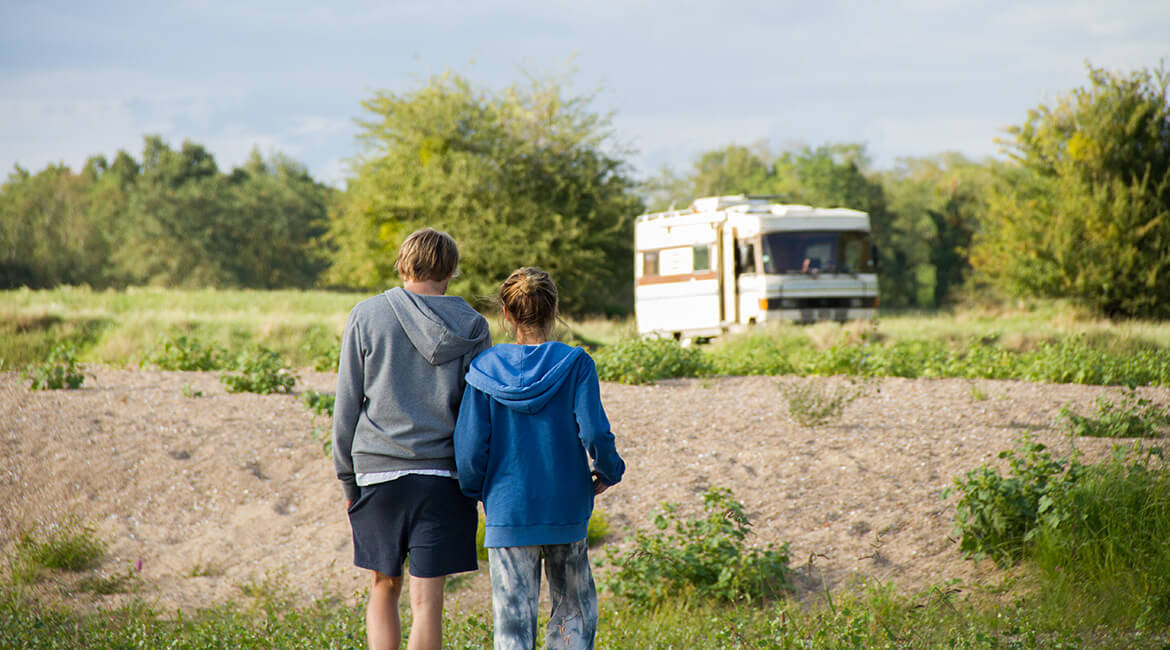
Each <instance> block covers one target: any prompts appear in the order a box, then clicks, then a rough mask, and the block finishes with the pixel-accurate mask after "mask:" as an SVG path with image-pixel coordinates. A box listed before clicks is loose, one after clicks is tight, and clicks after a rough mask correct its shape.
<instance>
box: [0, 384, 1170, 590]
mask: <svg viewBox="0 0 1170 650" xmlns="http://www.w3.org/2000/svg"><path fill="white" fill-rule="evenodd" d="M94 372H95V375H96V376H94V377H91V378H88V379H87V380H86V382H85V385H84V386H83V387H82V389H80V390H76V391H38V392H30V391H29V390H28V389H27V388H26V384H25V383H24V382H22V381H21V380H20V377H19V376H18V375H16V374H14V373H0V449H2V454H0V552H2V553H3V554H4V556H7V554H8V553H9V552H10V551H11V544H12V542H13V540H14V538H15V535H16V534H17V532H18V531H20V530H28V529H30V528H39V527H45V526H53V525H58V524H60V523H62V522H67V521H69V520H70V518H71V517H72V518H73V519H74V520H76V521H79V522H81V523H82V524H88V525H92V526H93V527H94V528H95V530H96V532H97V534H98V536H99V537H100V538H101V539H103V540H106V541H107V542H108V544H109V552H108V554H107V557H106V559H105V561H104V563H103V565H102V567H101V568H100V569H99V571H100V572H102V573H106V574H119V573H125V572H126V571H127V570H130V571H134V569H133V567H134V566H135V565H136V564H137V562H138V560H139V559H141V561H142V568H141V572H136V573H135V575H138V576H139V577H140V578H141V583H140V586H139V588H138V594H139V595H140V596H142V597H144V598H145V599H146V600H147V601H148V602H151V603H154V604H155V605H156V607H157V608H158V609H159V610H160V611H164V612H165V611H173V610H174V609H176V608H181V609H184V610H194V609H198V608H200V607H205V606H208V605H211V604H214V603H219V602H222V601H224V600H227V599H233V598H234V599H237V600H239V599H242V598H244V594H245V591H246V589H241V586H247V585H264V584H265V583H266V582H267V584H268V585H279V587H277V588H279V589H282V590H283V589H288V590H289V591H290V593H292V594H295V595H296V596H297V597H298V598H299V599H301V600H306V599H311V598H314V597H319V596H322V595H341V596H342V597H343V598H350V597H354V596H355V595H356V594H358V593H360V591H361V590H362V589H363V588H364V587H365V582H366V578H365V577H364V576H363V575H362V574H361V573H360V572H359V571H358V570H356V569H354V568H353V567H352V566H351V562H350V561H351V546H350V538H349V528H348V524H347V522H346V519H345V514H344V511H343V507H342V498H341V492H340V489H339V487H338V485H337V482H336V479H335V478H334V476H333V470H332V464H331V462H330V461H329V460H328V459H327V458H326V457H325V455H324V454H323V452H322V446H321V443H322V441H323V440H325V439H326V438H327V437H328V432H329V427H330V422H329V420H328V418H325V417H318V416H314V415H313V414H312V413H311V412H310V411H308V410H307V409H306V408H305V407H304V406H303V405H302V404H301V403H300V401H299V397H298V396H296V395H270V396H261V395H250V394H228V393H227V392H226V391H225V390H224V388H223V385H222V384H221V383H220V382H219V380H218V377H217V375H216V374H215V373H183V372H156V371H142V370H116V369H109V368H97V369H94ZM300 374H301V383H300V384H298V391H300V390H307V389H315V390H317V391H322V392H325V391H328V392H332V391H333V389H334V376H333V375H332V374H328V373H313V372H304V371H302V372H301V373H300ZM810 381H811V382H827V383H829V384H833V383H840V382H844V381H847V380H845V379H841V378H831V379H798V378H772V377H746V378H739V377H732V378H723V379H715V380H677V381H668V382H662V383H660V384H657V385H651V386H622V385H617V384H604V385H603V386H602V398H603V400H604V402H605V405H606V409H607V411H608V413H609V416H610V419H611V421H612V424H613V428H614V431H615V432H616V434H617V435H618V449H619V450H620V452H621V453H622V455H623V456H624V457H625V459H626V462H627V464H628V467H629V469H628V473H627V478H626V480H625V481H623V483H622V484H621V485H619V486H617V487H616V488H614V489H613V490H611V491H609V492H607V493H606V494H605V495H603V496H602V497H601V498H600V500H599V503H598V506H599V507H600V508H601V509H602V510H604V511H605V513H606V514H607V515H608V517H609V519H610V521H611V527H612V529H613V530H614V532H615V535H614V537H613V541H614V542H615V543H619V544H620V543H621V542H622V540H623V539H624V538H625V537H626V534H627V528H626V527H628V526H636V527H646V526H648V525H649V516H650V513H651V511H652V510H653V509H654V508H655V507H656V506H657V505H658V504H660V503H661V502H663V501H673V502H678V503H681V504H684V509H691V510H697V509H698V508H699V506H700V503H701V498H700V495H701V493H702V492H703V491H704V490H705V489H706V488H707V487H708V486H712V485H714V486H722V487H728V488H731V489H732V490H733V492H734V495H735V497H736V498H737V499H739V500H740V501H742V502H743V503H744V504H745V506H746V508H747V511H748V513H749V515H750V516H751V517H752V520H753V522H754V523H755V535H754V536H755V538H756V539H755V540H754V541H755V543H760V544H762V543H780V542H782V541H785V540H787V541H788V542H789V543H790V544H791V552H792V564H793V566H794V567H797V568H799V569H800V570H801V571H802V574H803V575H805V576H806V577H805V579H804V580H803V584H804V585H805V588H806V589H811V588H813V587H815V588H818V589H819V588H821V586H823V584H825V583H827V584H828V585H829V586H830V587H836V586H841V585H844V584H848V583H849V582H850V581H851V580H854V579H855V578H857V577H859V576H866V577H873V578H877V579H879V580H882V581H887V582H893V583H895V584H897V585H899V586H901V587H904V588H907V589H913V588H916V587H920V586H925V585H929V584H933V583H936V582H939V581H942V580H945V579H948V578H963V579H972V578H979V577H987V576H988V575H989V574H990V572H991V571H993V569H992V568H990V567H987V566H975V565H974V564H972V563H970V562H967V561H964V560H962V559H961V558H960V557H959V555H958V552H957V550H956V548H955V545H954V544H953V543H952V542H951V541H950V540H949V535H950V531H951V526H952V518H953V508H952V507H951V503H949V502H946V501H944V500H943V499H942V498H941V496H940V495H941V493H942V491H943V489H945V488H946V487H947V486H949V485H950V484H951V482H952V479H953V478H954V477H955V476H958V475H961V474H962V473H964V472H965V471H967V470H969V469H973V468H976V467H978V466H979V465H980V464H982V463H984V462H996V461H995V455H996V453H997V452H999V451H1000V450H1002V449H1006V448H1010V447H1012V446H1013V445H1014V440H1015V439H1016V438H1018V437H1019V436H1020V435H1022V434H1024V433H1025V432H1028V431H1033V432H1035V433H1036V436H1037V438H1038V439H1039V440H1040V441H1042V442H1044V443H1046V444H1049V445H1050V446H1051V447H1053V448H1054V449H1055V450H1056V452H1057V453H1066V452H1067V450H1068V448H1069V441H1068V439H1067V438H1066V437H1065V436H1064V435H1063V434H1062V433H1061V431H1060V427H1059V416H1058V413H1059V410H1060V408H1061V407H1062V406H1064V405H1066V404H1071V405H1073V406H1074V408H1077V409H1078V410H1079V411H1080V412H1082V413H1088V412H1091V410H1092V409H1093V401H1094V399H1095V398H1096V397H1097V396H1098V395H1101V394H1116V389H1111V388H1101V387H1086V386H1068V385H1051V384H1032V383H1021V382H1004V381H975V382H970V381H965V380H905V379H884V380H877V381H873V382H870V383H868V384H867V385H866V386H865V388H864V393H863V395H862V396H861V397H859V398H858V399H856V400H855V401H853V402H852V403H851V404H849V406H848V407H847V408H846V410H845V412H844V414H843V415H842V416H841V417H840V418H839V419H837V420H835V421H833V422H831V423H830V424H827V425H823V426H820V427H816V428H807V427H801V426H799V425H797V424H795V423H793V422H792V421H791V419H790V417H789V414H788V408H787V403H786V401H785V400H784V398H783V394H782V393H781V391H780V390H778V386H779V385H781V384H790V383H796V382H810ZM1141 392H1142V394H1143V395H1144V396H1146V397H1150V398H1152V399H1154V400H1155V401H1156V402H1158V403H1160V404H1163V405H1166V404H1170V389H1164V388H1159V389H1142V391H1141ZM196 395H198V396H196ZM1111 444H1112V443H1111V441H1103V440H1092V439H1082V440H1078V441H1077V445H1078V447H1079V448H1080V449H1081V450H1082V451H1084V452H1086V455H1087V456H1089V457H1090V458H1092V457H1096V456H1100V455H1101V454H1104V453H1107V451H1108V449H1109V448H1110V447H1111ZM594 553H595V554H597V555H600V554H601V551H600V550H599V549H598V550H595V551H594ZM486 573H487V571H486V563H485V565H484V567H483V568H482V569H481V570H480V572H479V573H477V574H474V575H472V576H470V577H468V578H464V579H461V580H460V581H459V583H458V588H457V589H454V590H452V596H451V600H450V601H449V603H450V604H449V606H453V607H456V608H460V609H467V608H470V609H475V610H480V611H486V610H487V609H488V607H487V603H488V595H487V589H488V587H487V580H486ZM822 581H823V582H822ZM70 584H72V583H71V582H70V578H68V577H65V576H57V577H54V578H53V580H51V581H50V582H48V583H46V584H45V585H44V586H43V587H42V589H43V591H44V592H45V593H46V594H48V595H50V596H52V595H54V594H56V595H61V594H62V593H63V592H69V591H71V589H70V587H69V585H70ZM78 598H80V602H93V603H96V602H102V603H113V602H118V601H120V600H124V599H126V598H129V596H128V595H126V594H115V595H111V596H93V595H85V596H80V597H78Z"/></svg>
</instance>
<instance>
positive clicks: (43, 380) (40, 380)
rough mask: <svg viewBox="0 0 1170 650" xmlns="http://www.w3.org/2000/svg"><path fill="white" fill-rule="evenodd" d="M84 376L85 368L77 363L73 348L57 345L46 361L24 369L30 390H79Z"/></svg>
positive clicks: (75, 352)
mask: <svg viewBox="0 0 1170 650" xmlns="http://www.w3.org/2000/svg"><path fill="white" fill-rule="evenodd" d="M85 374H86V373H85V367H84V366H82V365H80V364H78V363H77V351H76V350H75V349H74V348H73V346H71V345H58V346H57V347H55V348H53V351H52V353H50V354H49V358H48V360H47V361H45V362H44V363H39V364H32V365H30V366H29V367H28V368H26V369H25V371H24V378H25V379H27V380H28V381H29V388H30V389H32V390H59V389H62V388H69V389H75V388H81V384H82V382H84V381H85Z"/></svg>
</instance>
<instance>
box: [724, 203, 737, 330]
mask: <svg viewBox="0 0 1170 650" xmlns="http://www.w3.org/2000/svg"><path fill="white" fill-rule="evenodd" d="M720 230H721V232H720V238H719V293H720V295H721V296H722V297H723V300H722V302H721V304H720V319H719V320H720V322H721V323H723V324H727V323H737V322H739V281H738V277H737V274H736V269H737V267H738V266H739V264H738V263H737V260H736V256H737V253H738V251H737V249H736V241H735V228H733V227H732V226H731V225H727V224H725V225H724V226H723V227H722V228H721V229H720Z"/></svg>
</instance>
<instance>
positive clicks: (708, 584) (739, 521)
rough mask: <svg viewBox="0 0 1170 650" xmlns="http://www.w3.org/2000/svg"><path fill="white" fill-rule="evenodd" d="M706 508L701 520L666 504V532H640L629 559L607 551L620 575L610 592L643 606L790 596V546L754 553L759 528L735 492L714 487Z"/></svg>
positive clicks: (661, 524)
mask: <svg viewBox="0 0 1170 650" xmlns="http://www.w3.org/2000/svg"><path fill="white" fill-rule="evenodd" d="M703 502H704V508H705V510H706V516H705V517H703V518H694V519H682V518H680V517H679V516H678V515H677V514H676V513H677V512H678V506H677V505H676V504H672V503H664V504H663V505H662V512H660V513H657V514H656V515H655V517H654V526H655V528H656V529H657V530H658V531H659V532H657V533H646V532H644V531H638V532H637V533H636V534H635V537H634V546H633V548H631V549H630V550H628V551H626V552H625V553H619V552H614V551H613V550H612V547H610V548H607V552H606V561H607V562H608V563H609V564H611V565H613V567H614V570H613V571H612V572H611V573H610V574H609V576H608V578H607V579H606V586H607V587H608V588H609V589H610V590H611V591H612V592H613V593H615V594H617V595H619V596H623V597H625V598H627V599H629V600H630V601H632V602H634V603H637V604H641V605H657V604H661V603H663V602H665V601H667V600H670V599H674V598H684V599H685V598H687V597H693V598H695V599H696V600H697V601H698V602H704V601H708V600H712V601H718V602H724V603H736V602H752V601H758V600H763V599H768V598H773V597H776V596H779V595H781V594H782V593H784V591H785V590H787V589H788V588H789V586H790V582H789V575H788V572H789V569H788V546H787V544H785V545H783V546H782V547H781V548H779V549H776V548H773V547H771V546H769V547H767V548H764V549H759V548H748V547H747V546H746V543H745V539H746V537H747V535H748V533H749V532H750V531H751V523H750V522H749V521H748V517H747V515H746V514H745V513H744V508H743V504H741V503H740V502H738V501H736V500H735V499H734V498H732V496H731V491H730V490H726V489H722V488H711V489H709V490H707V492H706V493H705V494H704V495H703ZM671 528H673V530H670V529H671Z"/></svg>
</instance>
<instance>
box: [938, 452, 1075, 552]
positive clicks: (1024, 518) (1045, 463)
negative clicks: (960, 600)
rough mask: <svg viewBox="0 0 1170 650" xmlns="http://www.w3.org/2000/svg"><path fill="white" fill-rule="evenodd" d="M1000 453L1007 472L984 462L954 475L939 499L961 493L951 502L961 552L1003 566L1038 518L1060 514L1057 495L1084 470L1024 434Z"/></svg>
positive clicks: (1020, 547)
mask: <svg viewBox="0 0 1170 650" xmlns="http://www.w3.org/2000/svg"><path fill="white" fill-rule="evenodd" d="M999 457H1000V458H1004V459H1007V461H1008V466H1009V474H1008V475H1007V476H1004V475H1002V474H1000V472H999V470H998V469H994V468H991V467H988V466H987V465H984V466H983V467H981V468H979V469H977V470H971V471H969V472H967V473H966V475H965V476H963V477H962V478H956V479H955V483H954V487H952V488H948V489H947V490H945V491H944V492H943V497H944V498H947V497H949V496H950V495H951V494H952V493H953V492H955V491H958V492H960V493H962V497H960V499H959V502H958V504H956V506H955V522H956V523H955V533H956V534H957V535H959V549H960V550H961V551H962V552H963V554H964V555H965V556H967V557H971V558H975V559H980V558H983V557H990V558H991V559H993V560H995V562H996V563H997V564H1000V565H1001V566H1007V565H1010V564H1012V563H1014V562H1015V561H1016V560H1018V559H1020V557H1021V556H1022V555H1023V553H1024V545H1025V543H1026V542H1027V541H1028V540H1030V539H1031V538H1032V536H1033V535H1034V534H1035V532H1036V530H1037V527H1038V526H1039V524H1040V522H1041V520H1042V519H1049V520H1051V519H1052V518H1058V517H1060V516H1061V513H1059V512H1057V511H1054V510H1053V509H1052V504H1053V503H1054V497H1055V494H1056V493H1057V492H1058V491H1059V490H1061V489H1063V488H1064V487H1065V486H1066V485H1067V484H1070V483H1074V482H1075V481H1076V479H1077V477H1078V476H1080V474H1081V471H1082V470H1081V465H1080V464H1079V463H1077V462H1076V461H1075V459H1074V460H1072V461H1070V460H1067V459H1063V458H1062V459H1053V458H1052V455H1051V454H1050V453H1049V452H1048V449H1047V448H1046V447H1045V446H1044V445H1042V444H1040V443H1038V442H1035V441H1034V440H1032V439H1031V438H1030V437H1025V438H1023V439H1022V440H1021V441H1020V443H1019V445H1018V446H1017V448H1016V449H1015V450H1007V451H1001V452H1000V453H999ZM1066 470H1067V471H1066Z"/></svg>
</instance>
